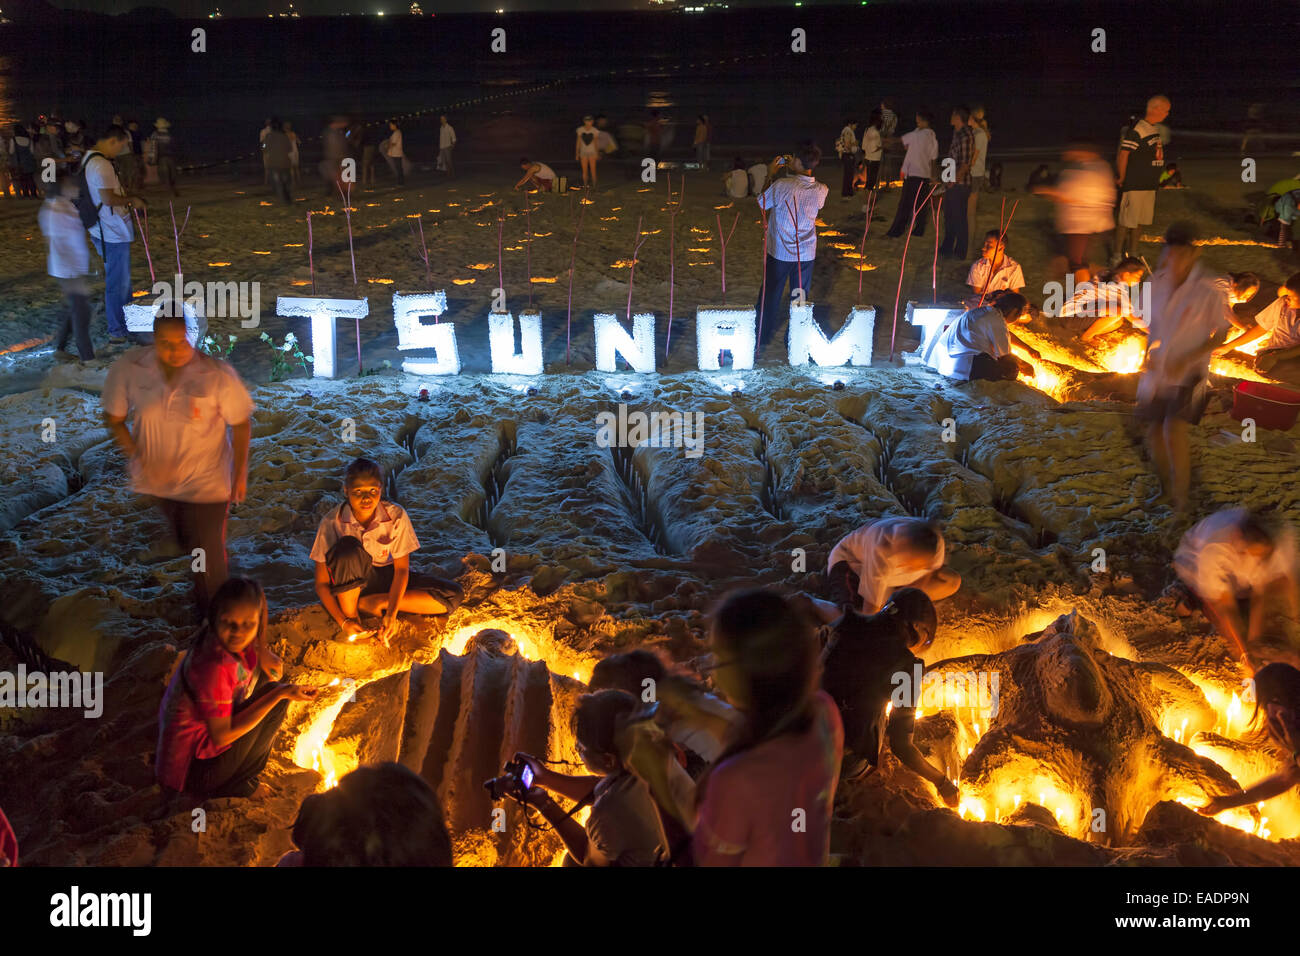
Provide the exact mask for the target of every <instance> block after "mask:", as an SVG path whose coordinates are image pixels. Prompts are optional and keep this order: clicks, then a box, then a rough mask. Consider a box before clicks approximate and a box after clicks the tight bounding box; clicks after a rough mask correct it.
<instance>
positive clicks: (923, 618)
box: [822, 588, 958, 807]
mask: <svg viewBox="0 0 1300 956" xmlns="http://www.w3.org/2000/svg"><path fill="white" fill-rule="evenodd" d="M937 626H938V618H937V616H936V615H935V613H934V602H932V601H931V600H930V598H929V597H928V596H927V595H926V593H925V592H924V591H921V590H919V589H917V588H902V589H901V590H899V591H896V592H895V593H894V596H893V597H892V598H891V599H890V601H889V603H888V604H886V605H885V606H884V608H882V609H881V611H880V613H878V614H870V615H868V614H859V613H857V612H856V611H854V610H853V609H852V607H850V606H847V605H846V606H845V608H844V616H843V617H841V618H840V619H839V620H838V621H836V622H835V623H834V624H832V625H831V628H832V631H831V637H830V640H829V641H827V644H826V648H825V650H823V651H822V669H823V673H822V688H823V689H824V690H825V691H826V693H828V694H830V695H831V697H832V698H834V700H835V705H836V706H837V707H838V708H839V709H840V717H841V719H842V720H843V721H844V758H843V762H842V763H841V765H840V777H841V779H843V780H854V779H858V778H860V777H863V776H866V775H867V774H868V773H870V772H871V771H872V770H874V769H876V768H878V767H879V766H880V761H881V757H882V756H883V754H884V749H885V746H884V745H885V740H886V738H888V740H889V749H890V750H891V751H893V754H894V756H895V757H897V758H898V760H899V761H900V762H901V763H902V764H903V766H905V767H907V768H908V769H910V770H913V771H915V772H916V773H917V774H919V775H920V776H922V777H924V778H925V779H926V780H928V781H930V783H932V784H934V787H935V789H936V790H938V791H939V796H940V797H941V798H942V799H943V801H944V803H946V804H947V805H948V806H950V807H955V806H957V803H958V791H957V787H956V786H954V785H953V782H952V781H951V780H949V779H948V778H947V777H946V776H945V775H944V773H943V771H942V770H940V769H938V768H937V767H935V766H934V765H933V764H931V763H930V762H929V761H928V760H926V759H925V757H924V756H922V755H921V752H920V751H919V750H917V749H916V745H915V744H914V743H912V732H913V730H914V729H915V727H916V706H915V705H916V704H917V703H919V701H920V696H921V688H920V687H919V686H911V685H912V684H915V683H916V677H917V675H919V674H921V673H922V672H923V670H924V667H925V665H924V663H923V662H922V661H921V659H920V658H919V657H917V656H916V652H917V651H922V650H925V648H927V647H929V646H930V644H931V642H933V641H934V633H935V630H936V628H937ZM900 680H902V681H904V682H905V683H907V684H908V685H909V689H910V691H911V693H910V694H907V695H905V696H906V698H907V700H908V702H909V704H910V705H911V706H906V707H899V706H894V707H892V708H891V707H890V706H889V704H890V702H891V698H892V697H893V696H894V694H895V691H896V689H897V688H899V687H900Z"/></svg>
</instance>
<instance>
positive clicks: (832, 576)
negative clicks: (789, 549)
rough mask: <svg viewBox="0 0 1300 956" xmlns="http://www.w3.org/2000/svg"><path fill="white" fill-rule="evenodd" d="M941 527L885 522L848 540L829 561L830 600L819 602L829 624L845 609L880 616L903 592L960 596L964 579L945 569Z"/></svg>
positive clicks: (894, 520) (920, 521) (903, 520)
mask: <svg viewBox="0 0 1300 956" xmlns="http://www.w3.org/2000/svg"><path fill="white" fill-rule="evenodd" d="M944 552H945V548H944V541H943V533H942V532H941V531H940V530H939V525H938V524H937V523H935V522H933V521H926V520H924V519H922V518H901V517H899V518H881V519H879V520H878V521H872V522H868V523H867V524H864V525H863V526H862V527H861V528H858V529H857V530H856V531H851V532H849V533H848V534H847V535H845V536H844V537H843V538H842V539H841V540H840V542H839V543H838V544H836V545H835V547H834V548H832V549H831V554H830V558H829V559H828V560H827V562H826V577H827V580H828V581H829V583H830V591H831V600H830V601H823V600H820V599H814V601H813V603H814V605H815V606H816V608H817V613H818V615H819V616H820V617H821V619H822V621H823V622H824V623H827V624H829V623H831V622H832V621H835V620H837V619H838V618H839V617H840V615H841V614H842V613H843V611H844V610H845V609H846V608H852V609H854V610H857V611H860V612H862V613H863V614H875V613H876V612H878V611H879V610H880V609H881V608H883V607H884V606H885V605H886V604H887V603H889V599H890V597H891V596H892V595H893V593H894V592H895V591H897V590H898V589H899V588H906V587H912V588H916V589H918V590H920V591H923V592H925V594H926V595H927V596H929V598H930V600H932V601H942V600H943V599H944V598H946V597H950V596H951V595H953V594H955V593H957V589H958V588H960V587H961V575H959V574H958V573H957V572H956V571H954V570H953V569H952V568H949V567H946V566H945V565H944V563H943V562H944V557H945V554H944Z"/></svg>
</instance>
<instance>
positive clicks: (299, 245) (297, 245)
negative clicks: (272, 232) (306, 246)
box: [284, 242, 303, 249]
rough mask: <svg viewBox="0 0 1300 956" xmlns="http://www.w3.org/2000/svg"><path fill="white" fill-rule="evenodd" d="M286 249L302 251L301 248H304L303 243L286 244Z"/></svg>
mask: <svg viewBox="0 0 1300 956" xmlns="http://www.w3.org/2000/svg"><path fill="white" fill-rule="evenodd" d="M284 247H285V248H286V249H301V248H302V247H303V243H301V242H286V243H285V244H284Z"/></svg>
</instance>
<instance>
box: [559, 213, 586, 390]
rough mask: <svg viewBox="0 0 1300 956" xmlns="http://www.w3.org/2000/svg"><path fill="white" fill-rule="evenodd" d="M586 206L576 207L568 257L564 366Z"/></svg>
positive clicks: (571, 329) (567, 362) (570, 335)
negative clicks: (576, 212) (575, 218)
mask: <svg viewBox="0 0 1300 956" xmlns="http://www.w3.org/2000/svg"><path fill="white" fill-rule="evenodd" d="M586 210H587V207H586V206H579V207H578V224H577V225H576V226H574V228H573V254H572V255H571V256H570V257H569V312H568V317H567V318H566V319H565V320H564V364H565V365H568V364H569V352H570V349H571V348H572V346H573V271H574V269H575V268H576V266H577V264H578V236H579V235H580V234H581V233H582V216H583V213H585V212H586Z"/></svg>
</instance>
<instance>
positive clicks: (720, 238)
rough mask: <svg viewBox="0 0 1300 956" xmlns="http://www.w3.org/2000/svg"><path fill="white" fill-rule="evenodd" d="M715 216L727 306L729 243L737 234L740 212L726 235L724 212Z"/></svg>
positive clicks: (723, 299) (723, 300) (723, 295)
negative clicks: (724, 230)
mask: <svg viewBox="0 0 1300 956" xmlns="http://www.w3.org/2000/svg"><path fill="white" fill-rule="evenodd" d="M714 218H716V219H717V220H718V244H719V245H720V246H721V247H722V304H723V305H724V306H725V305H726V304H727V243H728V242H730V241H731V237H732V236H734V235H735V234H736V226H737V225H738V224H739V223H740V213H736V218H735V219H733V220H732V221H731V232H729V233H727V234H726V235H725V236H724V235H723V234H722V213H716V214H715V216H714Z"/></svg>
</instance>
